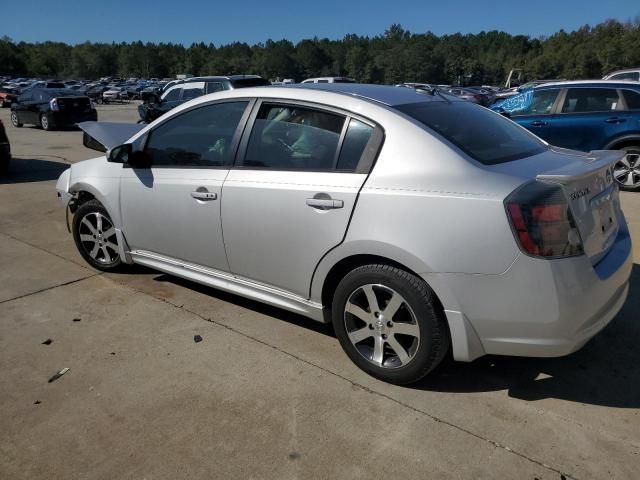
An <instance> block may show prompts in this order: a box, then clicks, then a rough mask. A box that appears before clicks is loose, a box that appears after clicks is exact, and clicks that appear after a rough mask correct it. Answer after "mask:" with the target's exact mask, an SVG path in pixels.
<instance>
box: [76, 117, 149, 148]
mask: <svg viewBox="0 0 640 480" xmlns="http://www.w3.org/2000/svg"><path fill="white" fill-rule="evenodd" d="M78 127H80V129H81V130H82V131H83V132H84V134H83V136H82V144H83V145H84V146H85V147H87V148H90V149H92V150H97V151H99V152H106V151H107V150H110V149H112V148H114V147H117V146H119V145H122V144H123V143H126V142H127V140H129V139H130V138H131V137H133V136H134V135H135V134H136V133H138V132H139V131H140V130H142V129H143V128H144V127H146V125H144V124H140V123H118V122H82V123H79V124H78Z"/></svg>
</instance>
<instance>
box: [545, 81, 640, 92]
mask: <svg viewBox="0 0 640 480" xmlns="http://www.w3.org/2000/svg"><path fill="white" fill-rule="evenodd" d="M572 85H577V86H582V87H616V86H618V87H627V88H628V87H631V88H640V83H638V82H634V81H625V80H569V81H565V82H550V83H543V84H542V85H538V86H536V87H534V88H535V89H536V90H537V89H542V88H547V87H564V86H567V87H570V86H572Z"/></svg>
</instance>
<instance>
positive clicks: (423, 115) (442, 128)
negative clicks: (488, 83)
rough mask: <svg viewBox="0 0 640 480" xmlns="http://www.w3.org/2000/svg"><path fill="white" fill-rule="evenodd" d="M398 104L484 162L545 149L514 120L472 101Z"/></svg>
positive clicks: (524, 155)
mask: <svg viewBox="0 0 640 480" xmlns="http://www.w3.org/2000/svg"><path fill="white" fill-rule="evenodd" d="M396 108H397V109H398V110H400V111H401V112H402V113H405V114H407V115H409V116H410V117H412V118H414V119H415V120H417V121H419V122H420V123H422V124H423V125H425V126H427V127H428V128H430V129H431V130H433V131H435V132H436V133H438V134H439V135H441V136H442V137H444V138H445V139H447V140H448V141H449V142H451V143H452V144H454V145H455V146H456V147H458V148H459V149H460V150H462V151H463V152H465V153H466V154H467V155H469V156H470V157H471V158H473V159H474V160H477V161H478V162H480V163H482V164H484V165H496V164H498V163H505V162H509V161H512V160H517V159H520V158H524V157H529V156H532V155H536V154H538V153H541V152H543V151H544V150H545V149H546V147H545V144H544V143H542V142H541V141H540V140H538V139H537V138H536V137H535V136H534V135H532V134H530V133H528V132H527V131H526V130H524V129H523V128H521V127H519V126H518V125H517V124H515V123H514V122H512V121H511V120H509V119H507V118H504V117H503V116H501V115H499V114H497V113H494V112H491V111H490V110H487V109H486V108H484V107H480V106H478V105H474V104H472V103H468V102H462V101H455V102H421V103H410V104H405V105H399V106H397V107H396Z"/></svg>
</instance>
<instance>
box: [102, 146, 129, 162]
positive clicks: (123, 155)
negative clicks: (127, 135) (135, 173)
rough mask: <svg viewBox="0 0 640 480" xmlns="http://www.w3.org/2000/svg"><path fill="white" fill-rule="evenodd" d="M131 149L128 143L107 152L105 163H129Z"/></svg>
mask: <svg viewBox="0 0 640 480" xmlns="http://www.w3.org/2000/svg"><path fill="white" fill-rule="evenodd" d="M131 152H132V147H131V144H130V143H125V144H124V145H119V146H117V147H113V148H112V149H111V150H109V151H108V152H107V161H109V162H112V163H122V164H124V163H129V157H130V156H131Z"/></svg>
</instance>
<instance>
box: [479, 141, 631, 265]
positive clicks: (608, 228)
mask: <svg viewBox="0 0 640 480" xmlns="http://www.w3.org/2000/svg"><path fill="white" fill-rule="evenodd" d="M623 155H624V152H620V151H614V150H594V151H591V152H589V153H582V152H575V151H572V150H565V149H560V148H556V147H551V148H550V149H549V150H548V151H546V152H544V153H542V154H539V155H535V156H533V157H529V158H525V159H521V160H517V161H514V162H508V163H504V164H500V165H496V166H494V167H491V169H492V170H494V171H499V172H500V173H505V174H509V175H514V176H519V177H524V178H527V179H530V180H537V181H540V182H550V183H555V184H558V185H560V186H561V187H562V190H563V192H564V194H565V196H566V197H567V202H568V203H569V206H570V208H571V212H572V214H573V218H574V220H575V222H576V227H577V228H578V230H579V231H580V237H581V238H582V243H583V247H584V252H585V254H586V255H587V256H588V257H589V259H590V260H591V262H592V263H593V264H596V263H598V261H600V259H601V258H602V257H604V256H605V255H606V254H607V252H608V251H609V249H610V248H611V246H612V245H613V243H614V241H615V239H616V236H617V235H618V230H619V221H620V218H621V210H620V198H619V193H618V186H617V183H616V182H615V179H614V178H613V166H614V165H615V163H616V162H617V161H618V160H620V159H621V158H622V157H623Z"/></svg>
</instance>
